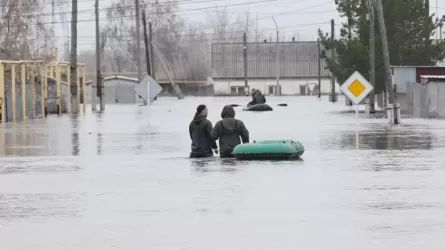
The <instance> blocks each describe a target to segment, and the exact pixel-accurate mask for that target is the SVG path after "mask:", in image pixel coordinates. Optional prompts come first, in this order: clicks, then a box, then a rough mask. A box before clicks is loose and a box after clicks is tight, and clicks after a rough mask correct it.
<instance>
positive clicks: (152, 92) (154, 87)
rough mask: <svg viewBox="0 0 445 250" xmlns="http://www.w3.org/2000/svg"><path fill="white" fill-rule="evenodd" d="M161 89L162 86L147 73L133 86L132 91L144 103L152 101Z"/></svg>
mask: <svg viewBox="0 0 445 250" xmlns="http://www.w3.org/2000/svg"><path fill="white" fill-rule="evenodd" d="M161 91H162V87H161V86H160V85H159V84H158V83H157V82H156V81H155V80H154V79H153V78H152V77H151V76H148V75H147V76H145V77H144V79H143V80H142V81H141V82H140V83H139V84H137V85H136V86H135V87H134V92H135V93H136V94H137V95H139V96H140V97H141V98H142V99H143V100H144V102H146V103H152V102H153V100H154V99H155V97H156V96H157V95H159V93H161Z"/></svg>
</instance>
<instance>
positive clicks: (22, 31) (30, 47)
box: [0, 0, 55, 60]
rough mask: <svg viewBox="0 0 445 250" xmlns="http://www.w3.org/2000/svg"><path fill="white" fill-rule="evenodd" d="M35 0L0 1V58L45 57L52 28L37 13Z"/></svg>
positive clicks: (40, 5) (38, 6)
mask: <svg viewBox="0 0 445 250" xmlns="http://www.w3.org/2000/svg"><path fill="white" fill-rule="evenodd" d="M43 10H44V3H42V1H39V0H14V1H11V0H0V11H1V13H2V14H1V18H0V46H1V48H0V49H1V50H0V58H1V59H9V60H19V59H23V58H25V57H27V58H29V59H33V58H40V59H41V58H45V57H47V56H48V55H49V54H50V48H52V47H53V46H54V41H55V39H54V31H53V30H52V29H51V28H50V27H49V26H48V25H47V23H45V21H46V20H45V16H44V15H41V13H42V12H43Z"/></svg>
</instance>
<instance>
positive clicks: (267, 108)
mask: <svg viewBox="0 0 445 250" xmlns="http://www.w3.org/2000/svg"><path fill="white" fill-rule="evenodd" d="M243 110H244V111H272V110H273V108H272V107H271V106H269V105H267V104H265V103H264V104H255V105H252V106H247V107H246V108H243Z"/></svg>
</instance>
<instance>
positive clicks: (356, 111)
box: [355, 105, 359, 150]
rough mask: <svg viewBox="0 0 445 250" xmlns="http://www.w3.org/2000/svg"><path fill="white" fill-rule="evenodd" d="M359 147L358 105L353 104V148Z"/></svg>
mask: <svg viewBox="0 0 445 250" xmlns="http://www.w3.org/2000/svg"><path fill="white" fill-rule="evenodd" d="M358 148H359V140H358V105H355V149H357V150H358Z"/></svg>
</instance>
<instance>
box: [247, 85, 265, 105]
mask: <svg viewBox="0 0 445 250" xmlns="http://www.w3.org/2000/svg"><path fill="white" fill-rule="evenodd" d="M264 103H266V97H265V96H264V95H263V93H261V91H259V90H258V89H257V90H255V89H253V90H252V101H251V102H249V103H248V104H247V106H253V105H256V104H264Z"/></svg>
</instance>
